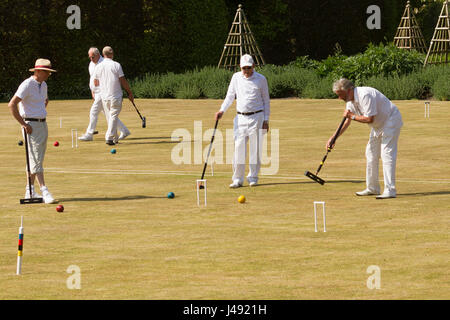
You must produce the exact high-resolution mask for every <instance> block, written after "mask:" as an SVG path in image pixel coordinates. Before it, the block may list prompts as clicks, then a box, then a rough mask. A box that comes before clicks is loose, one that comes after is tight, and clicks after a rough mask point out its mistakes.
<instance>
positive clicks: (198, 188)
mask: <svg viewBox="0 0 450 320" xmlns="http://www.w3.org/2000/svg"><path fill="white" fill-rule="evenodd" d="M202 183H204V184H202ZM200 185H203V186H204V187H205V188H204V189H205V207H206V179H198V180H197V184H196V187H197V205H198V206H200Z"/></svg>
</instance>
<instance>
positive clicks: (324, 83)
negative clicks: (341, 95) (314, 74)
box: [302, 77, 336, 99]
mask: <svg viewBox="0 0 450 320" xmlns="http://www.w3.org/2000/svg"><path fill="white" fill-rule="evenodd" d="M334 80H335V79H333V78H332V77H325V78H317V81H314V82H310V83H308V85H307V86H306V88H305V90H304V92H303V94H302V98H308V99H334V98H336V94H335V93H334V92H333V89H332V87H333V82H334Z"/></svg>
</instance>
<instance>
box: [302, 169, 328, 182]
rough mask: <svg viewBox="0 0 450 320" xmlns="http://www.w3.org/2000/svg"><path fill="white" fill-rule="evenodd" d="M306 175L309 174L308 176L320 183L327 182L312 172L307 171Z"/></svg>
mask: <svg viewBox="0 0 450 320" xmlns="http://www.w3.org/2000/svg"><path fill="white" fill-rule="evenodd" d="M305 176H307V177H308V178H311V179H312V180H314V181H315V182H317V183H320V184H321V185H324V184H325V180H323V179H321V178H319V177H318V176H316V175H315V174H313V173H312V172H309V171H305Z"/></svg>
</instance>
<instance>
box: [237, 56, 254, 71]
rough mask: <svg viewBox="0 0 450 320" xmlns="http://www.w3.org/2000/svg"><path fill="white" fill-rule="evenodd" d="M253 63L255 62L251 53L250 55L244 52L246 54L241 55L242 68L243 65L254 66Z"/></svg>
mask: <svg viewBox="0 0 450 320" xmlns="http://www.w3.org/2000/svg"><path fill="white" fill-rule="evenodd" d="M253 64H254V62H253V58H252V56H251V55H249V54H244V55H243V56H242V57H241V63H240V65H241V68H243V67H252V66H253Z"/></svg>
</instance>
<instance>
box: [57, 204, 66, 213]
mask: <svg viewBox="0 0 450 320" xmlns="http://www.w3.org/2000/svg"><path fill="white" fill-rule="evenodd" d="M56 211H58V212H63V211H64V206H63V205H62V204H60V205H57V206H56Z"/></svg>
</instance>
